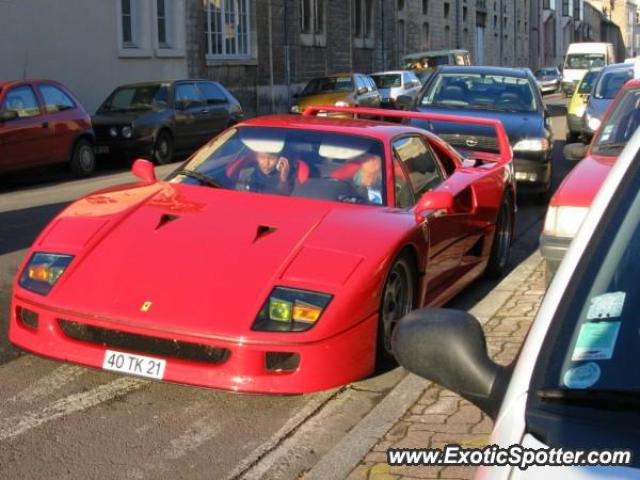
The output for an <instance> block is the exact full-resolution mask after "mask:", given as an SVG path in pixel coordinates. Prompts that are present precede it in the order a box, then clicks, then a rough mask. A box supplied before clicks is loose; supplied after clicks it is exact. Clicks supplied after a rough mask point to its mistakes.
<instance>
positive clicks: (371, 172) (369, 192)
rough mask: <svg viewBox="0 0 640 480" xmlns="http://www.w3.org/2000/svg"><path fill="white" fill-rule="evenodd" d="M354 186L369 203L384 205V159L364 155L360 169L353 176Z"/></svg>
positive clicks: (372, 155) (377, 156)
mask: <svg viewBox="0 0 640 480" xmlns="http://www.w3.org/2000/svg"><path fill="white" fill-rule="evenodd" d="M353 184H354V186H355V188H356V190H357V191H358V193H359V194H360V195H361V196H363V197H364V198H366V199H368V200H369V203H372V204H374V205H382V159H381V158H380V156H379V155H374V154H371V155H369V154H365V155H364V157H363V160H362V163H361V164H360V168H359V169H358V170H357V171H356V173H355V174H354V175H353Z"/></svg>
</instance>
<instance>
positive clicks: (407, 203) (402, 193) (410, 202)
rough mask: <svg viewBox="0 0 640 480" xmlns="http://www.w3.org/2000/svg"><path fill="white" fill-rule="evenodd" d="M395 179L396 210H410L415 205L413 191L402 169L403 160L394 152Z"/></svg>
mask: <svg viewBox="0 0 640 480" xmlns="http://www.w3.org/2000/svg"><path fill="white" fill-rule="evenodd" d="M393 178H394V185H395V193H396V208H409V207H412V206H414V205H415V203H416V200H415V197H414V196H413V189H412V187H411V184H410V183H409V179H408V178H407V174H406V173H405V171H404V169H403V168H402V163H401V160H400V159H399V158H398V155H397V154H396V153H395V152H394V155H393Z"/></svg>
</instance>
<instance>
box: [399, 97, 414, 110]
mask: <svg viewBox="0 0 640 480" xmlns="http://www.w3.org/2000/svg"><path fill="white" fill-rule="evenodd" d="M396 106H397V107H398V108H400V109H401V110H411V109H412V108H413V97H411V96H410V95H398V98H397V99H396Z"/></svg>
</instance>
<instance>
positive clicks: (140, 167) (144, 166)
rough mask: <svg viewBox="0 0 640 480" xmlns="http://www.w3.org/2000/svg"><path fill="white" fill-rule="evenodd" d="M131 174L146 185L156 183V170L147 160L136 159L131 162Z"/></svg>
mask: <svg viewBox="0 0 640 480" xmlns="http://www.w3.org/2000/svg"><path fill="white" fill-rule="evenodd" d="M131 173H133V174H134V175H135V176H136V177H138V178H139V179H140V180H144V181H145V182H147V183H153V182H155V181H156V169H155V167H154V166H153V163H151V162H150V161H149V160H145V159H144V158H138V159H137V160H136V161H135V162H133V166H132V167H131Z"/></svg>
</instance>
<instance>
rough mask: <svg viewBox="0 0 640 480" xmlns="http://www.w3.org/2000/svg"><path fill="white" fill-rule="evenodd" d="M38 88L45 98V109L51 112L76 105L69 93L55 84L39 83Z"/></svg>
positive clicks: (69, 108)
mask: <svg viewBox="0 0 640 480" xmlns="http://www.w3.org/2000/svg"><path fill="white" fill-rule="evenodd" d="M38 90H40V93H41V94H42V98H44V104H45V109H46V110H47V112H49V113H55V112H61V111H63V110H71V109H73V108H75V107H76V106H75V103H74V101H73V100H71V98H70V97H69V95H67V94H66V93H64V92H63V91H62V90H60V89H59V88H58V87H56V86H54V85H47V84H42V85H38Z"/></svg>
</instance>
